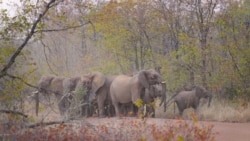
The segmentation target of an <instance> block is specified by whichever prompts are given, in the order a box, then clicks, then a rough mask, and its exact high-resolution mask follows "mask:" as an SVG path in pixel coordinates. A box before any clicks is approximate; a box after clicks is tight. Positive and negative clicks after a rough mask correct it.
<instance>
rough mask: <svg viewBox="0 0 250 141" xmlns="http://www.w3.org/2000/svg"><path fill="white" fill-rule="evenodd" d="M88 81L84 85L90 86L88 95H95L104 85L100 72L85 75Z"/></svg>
mask: <svg viewBox="0 0 250 141" xmlns="http://www.w3.org/2000/svg"><path fill="white" fill-rule="evenodd" d="M84 77H86V78H87V79H88V80H89V81H86V82H85V83H86V84H87V85H90V87H91V89H90V93H94V94H96V93H97V91H98V90H99V89H100V88H101V87H102V86H103V85H104V84H105V81H106V78H105V76H104V75H103V74H102V73H100V72H92V73H89V74H87V75H85V76H84Z"/></svg>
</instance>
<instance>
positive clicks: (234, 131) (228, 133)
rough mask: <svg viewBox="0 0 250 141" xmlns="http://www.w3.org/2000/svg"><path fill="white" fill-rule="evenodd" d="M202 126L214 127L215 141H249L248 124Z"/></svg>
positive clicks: (111, 120) (106, 120)
mask: <svg viewBox="0 0 250 141" xmlns="http://www.w3.org/2000/svg"><path fill="white" fill-rule="evenodd" d="M122 120H123V119H117V118H101V119H99V118H88V119H87V121H89V122H90V123H93V124H95V125H102V124H105V123H112V124H114V123H116V122H121V121H122ZM166 121H167V122H176V120H169V119H157V118H155V119H147V123H156V125H160V124H161V123H163V122H166ZM200 123H202V124H204V125H209V124H210V125H211V124H212V125H214V128H213V130H212V131H213V132H214V133H217V135H216V136H215V140H216V141H250V123H223V122H200Z"/></svg>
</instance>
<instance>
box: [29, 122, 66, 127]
mask: <svg viewBox="0 0 250 141" xmlns="http://www.w3.org/2000/svg"><path fill="white" fill-rule="evenodd" d="M66 122H68V121H66ZM63 123H65V121H51V122H39V123H35V124H31V125H27V126H26V127H27V128H35V127H38V126H48V125H54V124H63Z"/></svg>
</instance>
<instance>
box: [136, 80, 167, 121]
mask: <svg viewBox="0 0 250 141" xmlns="http://www.w3.org/2000/svg"><path fill="white" fill-rule="evenodd" d="M162 90H163V89H162V86H161V85H159V84H155V85H151V86H150V88H149V89H145V92H144V93H142V95H141V97H142V100H143V103H144V105H145V107H146V113H145V116H147V117H155V107H156V106H155V98H157V97H162V94H163V93H162Z"/></svg>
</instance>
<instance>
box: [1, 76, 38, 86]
mask: <svg viewBox="0 0 250 141" xmlns="http://www.w3.org/2000/svg"><path fill="white" fill-rule="evenodd" d="M6 75H7V76H8V77H10V78H12V79H18V80H20V81H22V82H23V83H24V84H26V85H27V86H30V87H32V88H35V89H38V87H37V86H34V85H32V84H29V83H28V82H26V81H24V80H23V79H22V78H20V77H18V76H14V75H11V74H8V73H6Z"/></svg>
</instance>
